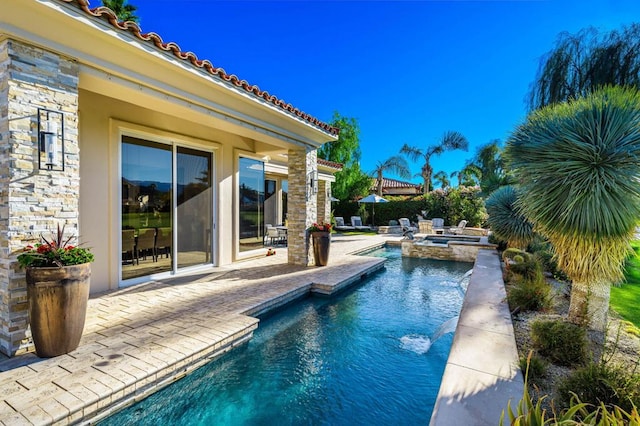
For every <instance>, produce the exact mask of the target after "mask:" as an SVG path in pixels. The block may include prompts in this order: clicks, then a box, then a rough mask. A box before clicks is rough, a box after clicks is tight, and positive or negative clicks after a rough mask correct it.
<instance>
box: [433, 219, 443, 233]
mask: <svg viewBox="0 0 640 426" xmlns="http://www.w3.org/2000/svg"><path fill="white" fill-rule="evenodd" d="M431 229H432V230H433V233H434V234H444V219H442V218H441V217H434V218H433V219H431Z"/></svg>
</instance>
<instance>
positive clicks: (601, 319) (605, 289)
mask: <svg viewBox="0 0 640 426" xmlns="http://www.w3.org/2000/svg"><path fill="white" fill-rule="evenodd" d="M610 294H611V286H610V285H609V284H608V283H597V284H592V285H588V284H585V283H578V282H574V283H573V284H572V285H571V304H570V306H569V321H571V322H572V323H574V324H579V325H586V326H587V327H589V328H590V329H592V330H597V331H605V328H606V325H607V313H608V312H609V296H610Z"/></svg>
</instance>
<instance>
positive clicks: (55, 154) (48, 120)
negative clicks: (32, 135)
mask: <svg viewBox="0 0 640 426" xmlns="http://www.w3.org/2000/svg"><path fill="white" fill-rule="evenodd" d="M38 168H40V169H42V170H56V171H63V170H64V113H62V112H59V111H51V110H48V109H44V108H38Z"/></svg>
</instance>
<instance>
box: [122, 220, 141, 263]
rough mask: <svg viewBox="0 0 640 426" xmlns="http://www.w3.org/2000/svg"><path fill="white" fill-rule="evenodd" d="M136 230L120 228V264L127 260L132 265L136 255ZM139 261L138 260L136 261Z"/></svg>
mask: <svg viewBox="0 0 640 426" xmlns="http://www.w3.org/2000/svg"><path fill="white" fill-rule="evenodd" d="M135 233H136V231H135V230H134V229H123V230H122V264H123V265H124V264H125V263H128V262H129V260H130V261H131V264H132V265H133V264H134V263H135V261H136V259H137V257H136V235H135ZM138 263H139V262H138Z"/></svg>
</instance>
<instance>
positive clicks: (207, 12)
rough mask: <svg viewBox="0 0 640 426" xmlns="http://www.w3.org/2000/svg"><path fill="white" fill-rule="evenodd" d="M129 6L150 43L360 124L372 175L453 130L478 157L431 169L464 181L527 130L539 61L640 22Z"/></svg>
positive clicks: (188, 2)
mask: <svg viewBox="0 0 640 426" xmlns="http://www.w3.org/2000/svg"><path fill="white" fill-rule="evenodd" d="M129 1H130V3H132V4H134V5H136V6H137V7H138V11H137V14H138V16H140V18H141V19H140V25H141V27H142V30H143V31H144V32H149V31H154V32H157V33H158V34H160V35H161V36H162V38H163V39H164V41H165V42H168V41H173V42H176V43H178V44H179V45H180V47H181V48H182V49H183V50H190V51H192V52H194V53H195V54H196V55H197V56H198V57H199V58H200V59H209V60H210V61H211V62H212V63H213V64H214V65H215V66H218V67H222V68H224V69H225V70H226V71H227V72H229V73H232V74H236V75H237V76H238V77H240V78H241V79H245V80H247V81H249V83H251V84H256V85H258V86H259V87H260V88H261V89H263V90H267V91H268V92H269V93H271V94H274V95H276V96H278V97H279V98H281V99H284V100H285V101H287V102H290V103H292V104H293V105H294V106H296V107H297V108H299V109H301V110H303V111H305V112H307V113H309V114H311V115H313V116H315V117H318V118H319V119H321V120H324V121H329V120H330V119H331V117H332V115H333V112H334V111H338V112H340V114H342V115H344V116H348V117H355V118H356V119H357V120H358V122H359V123H360V129H361V138H360V140H361V149H362V161H361V165H362V168H363V170H364V171H366V172H370V171H372V170H373V168H374V167H375V165H376V163H377V162H378V161H384V160H385V159H387V158H389V157H391V156H393V155H397V154H398V152H399V150H400V147H401V146H402V145H403V144H404V143H408V144H409V145H412V146H416V147H421V148H426V147H427V146H429V145H431V144H434V143H436V142H438V140H439V138H440V137H441V136H442V135H443V134H444V132H446V131H448V130H456V131H459V132H461V133H463V134H464V135H465V136H466V137H467V139H469V142H470V144H471V147H470V149H469V151H468V152H461V151H453V152H448V153H445V154H443V155H441V156H439V157H434V158H433V159H432V165H433V167H434V169H435V171H436V172H437V171H439V170H444V171H446V172H447V173H451V172H453V171H456V170H460V169H461V168H462V167H463V166H464V164H465V162H466V161H467V160H468V159H470V158H471V157H472V156H473V154H474V152H475V148H476V147H477V146H479V145H482V144H485V143H487V142H489V141H490V140H492V139H500V140H502V141H503V142H504V141H505V140H506V139H507V137H508V136H509V134H510V132H511V131H512V130H513V129H514V127H515V126H516V125H517V124H518V123H520V122H521V121H522V120H524V118H525V116H526V107H525V102H524V99H525V95H526V94H527V92H528V88H529V85H530V83H531V82H532V81H533V79H534V77H535V74H536V71H537V68H538V63H539V59H540V57H541V56H542V55H543V54H544V53H546V52H547V51H549V50H550V49H551V48H552V47H553V46H554V42H555V40H556V39H557V36H558V34H559V33H561V32H563V31H568V32H570V33H575V32H577V31H579V30H580V29H582V28H585V27H587V26H594V27H596V28H598V29H599V30H601V31H608V30H611V29H616V28H620V27H621V26H622V25H623V24H630V23H631V22H633V21H634V20H635V21H640V1H638V0H601V1H593V0H531V1H529V0H512V1H507V0H505V1H482V0H478V1H429V0H427V1H393V2H391V1H303V0H298V1H252V2H249V1H215V0H213V1H212V0H181V1H175V0H129ZM94 3H96V2H95V1H93V2H92V5H94ZM420 166H421V163H411V172H412V174H417V173H418V172H419V170H420ZM390 177H393V176H390ZM410 180H411V181H413V182H418V183H419V182H421V179H420V178H418V177H414V178H412V179H410Z"/></svg>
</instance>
